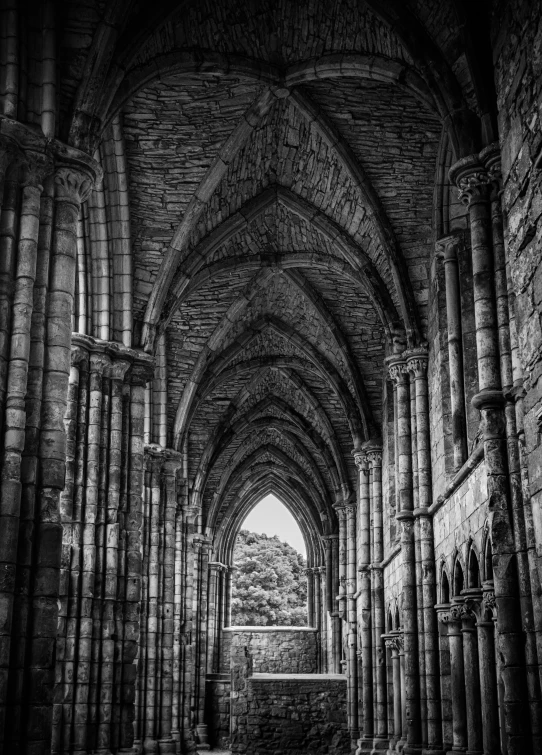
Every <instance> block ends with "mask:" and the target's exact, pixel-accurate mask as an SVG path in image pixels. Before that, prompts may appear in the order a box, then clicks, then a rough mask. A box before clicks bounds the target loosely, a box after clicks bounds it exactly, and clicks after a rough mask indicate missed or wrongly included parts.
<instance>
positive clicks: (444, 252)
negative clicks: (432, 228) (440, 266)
mask: <svg viewBox="0 0 542 755" xmlns="http://www.w3.org/2000/svg"><path fill="white" fill-rule="evenodd" d="M462 247H463V234H462V233H451V234H449V235H448V236H442V237H441V238H440V239H437V240H436V241H435V256H436V257H438V258H439V259H442V260H443V262H444V263H446V262H451V261H455V260H457V257H458V252H459V250H460V249H461V248H462Z"/></svg>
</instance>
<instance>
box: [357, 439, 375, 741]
mask: <svg viewBox="0 0 542 755" xmlns="http://www.w3.org/2000/svg"><path fill="white" fill-rule="evenodd" d="M354 460H355V462H356V467H357V468H358V473H359V480H358V500H359V503H358V507H359V508H358V521H359V532H360V544H359V565H358V574H359V598H358V622H359V636H360V641H361V670H362V679H361V699H362V708H363V729H362V732H361V739H360V742H359V748H360V749H361V750H367V749H369V748H372V739H373V736H374V725H373V664H372V647H373V643H372V617H371V571H370V564H371V543H370V533H371V517H370V485H369V479H370V477H369V464H368V460H367V455H366V453H365V451H362V452H360V451H356V452H355V453H354Z"/></svg>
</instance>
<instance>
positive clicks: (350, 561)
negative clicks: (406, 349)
mask: <svg viewBox="0 0 542 755" xmlns="http://www.w3.org/2000/svg"><path fill="white" fill-rule="evenodd" d="M344 512H345V518H346V547H347V564H346V600H347V612H346V622H347V630H346V631H347V637H346V646H347V674H348V722H349V729H350V738H351V739H352V740H354V741H355V740H356V739H357V738H358V736H359V730H358V659H357V617H356V601H355V598H354V595H355V593H356V583H357V580H356V509H355V506H354V505H352V504H348V505H346V506H345V509H344Z"/></svg>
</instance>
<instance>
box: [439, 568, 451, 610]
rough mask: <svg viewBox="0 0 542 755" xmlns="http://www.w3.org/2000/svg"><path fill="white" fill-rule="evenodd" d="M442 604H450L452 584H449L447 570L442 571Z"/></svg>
mask: <svg viewBox="0 0 542 755" xmlns="http://www.w3.org/2000/svg"><path fill="white" fill-rule="evenodd" d="M440 602H441V603H449V602H450V583H449V582H448V575H447V574H446V570H445V569H443V570H442V577H441V580H440Z"/></svg>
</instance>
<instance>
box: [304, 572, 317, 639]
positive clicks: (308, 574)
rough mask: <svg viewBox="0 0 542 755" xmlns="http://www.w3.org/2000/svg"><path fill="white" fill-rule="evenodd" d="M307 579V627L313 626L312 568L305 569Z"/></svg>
mask: <svg viewBox="0 0 542 755" xmlns="http://www.w3.org/2000/svg"><path fill="white" fill-rule="evenodd" d="M305 575H306V577H307V624H308V626H309V627H313V626H315V622H314V570H313V569H312V567H310V566H309V567H308V568H307V569H305Z"/></svg>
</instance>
